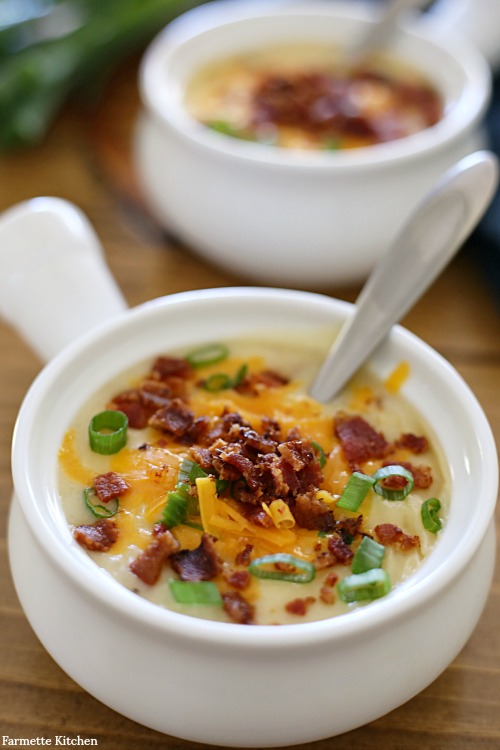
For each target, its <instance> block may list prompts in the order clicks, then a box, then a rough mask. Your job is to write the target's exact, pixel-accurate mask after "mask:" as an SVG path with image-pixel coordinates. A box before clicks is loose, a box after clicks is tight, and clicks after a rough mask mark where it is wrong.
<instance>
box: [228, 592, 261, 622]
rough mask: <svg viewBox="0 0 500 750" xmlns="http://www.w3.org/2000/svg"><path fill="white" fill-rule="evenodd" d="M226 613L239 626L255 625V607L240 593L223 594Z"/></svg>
mask: <svg viewBox="0 0 500 750" xmlns="http://www.w3.org/2000/svg"><path fill="white" fill-rule="evenodd" d="M222 601H223V606H224V610H225V612H226V613H227V614H228V615H229V617H230V618H231V620H233V621H234V622H236V623H238V625H253V623H254V619H255V607H254V606H253V604H250V602H248V601H247V600H246V599H245V597H244V596H242V595H241V594H240V593H239V592H238V591H227V592H226V593H224V594H222Z"/></svg>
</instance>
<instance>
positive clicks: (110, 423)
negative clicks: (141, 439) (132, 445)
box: [89, 409, 128, 456]
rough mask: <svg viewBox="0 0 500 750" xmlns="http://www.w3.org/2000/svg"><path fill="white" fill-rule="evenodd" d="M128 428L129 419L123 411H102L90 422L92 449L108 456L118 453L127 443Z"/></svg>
mask: <svg viewBox="0 0 500 750" xmlns="http://www.w3.org/2000/svg"><path fill="white" fill-rule="evenodd" d="M127 427H128V418H127V415H126V414H124V413H123V412H122V411H116V410H115V409H107V410H106V411H101V412H100V413H99V414H96V415H95V416H94V417H92V419H91V420H90V424H89V442H90V447H91V448H92V450H93V451H94V453H102V454H103V455H106V456H109V455H111V454H112V453H118V451H119V450H121V449H122V448H123V447H124V446H125V445H126V443H127Z"/></svg>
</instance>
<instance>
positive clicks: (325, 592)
mask: <svg viewBox="0 0 500 750" xmlns="http://www.w3.org/2000/svg"><path fill="white" fill-rule="evenodd" d="M319 598H320V599H321V601H322V602H324V604H334V603H335V593H334V591H333V589H332V587H331V586H322V587H321V588H320V591H319Z"/></svg>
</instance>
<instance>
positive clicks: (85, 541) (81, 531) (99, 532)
mask: <svg viewBox="0 0 500 750" xmlns="http://www.w3.org/2000/svg"><path fill="white" fill-rule="evenodd" d="M73 536H74V538H75V539H76V541H77V542H78V544H81V545H82V547H86V549H88V550H90V551H91V552H107V551H108V550H110V549H111V547H112V546H113V544H114V543H115V542H116V540H117V539H118V526H117V525H116V521H114V520H113V519H112V518H101V519H100V520H99V521H96V523H93V524H82V525H81V526H77V527H76V528H75V529H74V530H73Z"/></svg>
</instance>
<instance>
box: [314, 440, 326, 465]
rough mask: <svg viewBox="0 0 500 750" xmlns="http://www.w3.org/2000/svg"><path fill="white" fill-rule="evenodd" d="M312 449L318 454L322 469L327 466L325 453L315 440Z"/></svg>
mask: <svg viewBox="0 0 500 750" xmlns="http://www.w3.org/2000/svg"><path fill="white" fill-rule="evenodd" d="M311 445H312V447H313V448H314V452H315V453H317V454H318V461H319V465H320V467H321V468H323V466H324V465H325V464H326V456H325V451H324V450H323V448H322V447H321V445H320V444H319V443H317V442H316V440H313V441H312V442H311Z"/></svg>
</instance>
